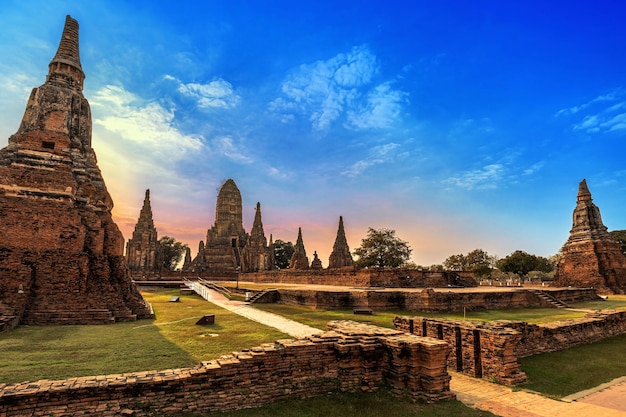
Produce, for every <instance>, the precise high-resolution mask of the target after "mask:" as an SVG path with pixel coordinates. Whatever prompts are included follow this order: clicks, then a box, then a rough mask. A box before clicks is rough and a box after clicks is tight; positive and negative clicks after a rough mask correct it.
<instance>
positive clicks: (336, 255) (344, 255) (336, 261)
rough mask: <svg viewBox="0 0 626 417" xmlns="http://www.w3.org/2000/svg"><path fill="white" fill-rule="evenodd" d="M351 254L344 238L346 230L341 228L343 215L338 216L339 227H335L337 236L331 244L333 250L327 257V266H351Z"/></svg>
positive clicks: (352, 263)
mask: <svg viewBox="0 0 626 417" xmlns="http://www.w3.org/2000/svg"><path fill="white" fill-rule="evenodd" d="M353 265H354V262H353V260H352V254H350V248H349V247H348V241H347V240H346V232H345V230H344V228H343V216H339V228H338V229H337V237H336V238H335V244H334V245H333V251H332V253H331V254H330V257H329V259H328V267H329V268H343V267H346V266H353Z"/></svg>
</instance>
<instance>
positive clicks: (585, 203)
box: [554, 180, 626, 293]
mask: <svg viewBox="0 0 626 417" xmlns="http://www.w3.org/2000/svg"><path fill="white" fill-rule="evenodd" d="M577 199H578V201H577V203H576V208H575V209H574V215H573V226H572V230H571V231H570V236H569V239H568V240H567V242H566V243H565V245H564V246H563V249H562V253H563V256H562V258H561V260H560V261H559V265H558V266H557V271H556V274H555V282H554V283H555V285H558V286H576V287H593V288H596V289H597V290H599V291H601V292H613V293H624V292H626V257H625V256H624V255H623V254H622V253H621V251H620V246H619V244H618V243H617V242H616V241H615V240H614V239H613V238H612V237H611V235H610V234H609V233H608V231H607V227H606V226H605V225H604V224H603V223H602V217H601V216H600V209H599V208H598V207H597V206H596V205H595V204H594V203H593V200H592V198H591V192H590V191H589V188H588V187H587V181H585V180H582V181H581V182H580V185H579V187H578V197H577Z"/></svg>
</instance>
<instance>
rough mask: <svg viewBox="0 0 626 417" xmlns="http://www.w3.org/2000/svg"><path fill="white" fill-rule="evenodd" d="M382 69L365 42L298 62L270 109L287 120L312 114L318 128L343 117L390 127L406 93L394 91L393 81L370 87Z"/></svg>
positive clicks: (352, 122) (357, 124) (361, 126)
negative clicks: (331, 55) (334, 52)
mask: <svg viewBox="0 0 626 417" xmlns="http://www.w3.org/2000/svg"><path fill="white" fill-rule="evenodd" d="M378 71H379V69H378V63H377V61H376V57H375V56H374V55H373V54H372V53H371V51H370V50H369V48H367V46H358V47H354V48H352V50H350V51H349V52H347V53H340V54H338V55H336V56H334V57H332V58H330V59H328V60H325V61H321V60H320V61H317V62H315V63H313V64H303V65H300V67H298V69H297V70H296V71H294V72H293V73H292V74H290V75H289V76H288V77H287V78H286V79H285V81H283V83H282V85H281V93H282V95H281V96H280V97H277V98H276V99H275V100H273V101H272V102H270V103H269V109H270V111H272V112H273V113H275V114H276V115H277V116H278V118H279V119H280V120H281V121H283V122H285V123H286V122H290V121H292V120H293V119H294V118H295V116H296V115H303V116H305V117H308V118H309V120H310V122H311V124H312V126H313V128H314V129H315V130H319V131H323V130H326V129H328V128H329V127H330V125H331V124H332V123H333V122H335V121H337V120H339V119H341V118H344V117H346V118H347V119H348V124H349V125H350V126H352V127H353V128H359V129H365V128H371V127H387V126H389V125H390V124H391V121H392V119H393V118H396V117H398V115H399V114H400V103H401V101H402V100H403V99H404V96H405V95H406V93H403V92H401V91H397V90H393V89H392V88H391V84H390V83H383V84H380V85H378V86H374V87H372V86H371V84H372V82H373V77H374V76H375V75H376V74H377V73H378Z"/></svg>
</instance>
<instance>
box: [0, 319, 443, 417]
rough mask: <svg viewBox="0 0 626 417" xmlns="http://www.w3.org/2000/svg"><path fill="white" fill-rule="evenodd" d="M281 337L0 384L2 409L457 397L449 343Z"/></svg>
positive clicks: (339, 330) (358, 328)
mask: <svg viewBox="0 0 626 417" xmlns="http://www.w3.org/2000/svg"><path fill="white" fill-rule="evenodd" d="M328 326H329V331H327V332H320V334H319V335H316V336H313V337H310V338H306V339H289V340H279V341H276V342H275V343H273V344H263V345H261V346H258V347H254V348H251V349H247V350H244V351H241V352H234V353H232V354H231V355H226V356H222V357H221V358H219V359H216V360H212V361H208V362H202V363H201V364H199V365H198V366H196V367H194V368H187V369H170V370H165V371H146V372H136V373H128V374H119V375H103V376H94V377H82V378H72V379H67V380H60V381H37V382H24V383H18V384H0V415H2V416H6V417H16V416H48V415H54V416H55V417H61V416H76V415H99V416H104V417H106V416H118V415H120V414H121V413H122V411H124V410H132V411H134V415H135V416H148V415H176V414H179V413H183V412H200V411H219V410H233V409H240V408H249V407H258V406H261V405H263V404H267V403H270V402H273V401H276V400H280V399H285V398H302V397H310V396H314V395H320V394H325V393H328V392H336V391H344V392H345V391H358V390H362V391H376V390H378V389H379V388H380V387H381V386H382V385H383V384H386V385H388V386H389V387H390V388H391V391H392V393H395V394H396V395H405V394H406V395H409V396H411V397H412V398H414V399H424V400H427V401H438V400H442V399H453V398H454V394H453V393H452V392H451V391H450V375H449V374H448V373H447V369H446V360H447V357H448V355H449V354H450V346H449V345H448V343H446V342H443V341H440V340H436V339H432V338H424V337H418V336H415V335H410V334H406V333H403V332H401V331H398V330H393V329H384V328H380V327H376V326H371V325H364V324H360V323H355V322H351V321H334V322H329V324H328Z"/></svg>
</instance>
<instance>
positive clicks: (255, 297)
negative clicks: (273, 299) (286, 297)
mask: <svg viewBox="0 0 626 417" xmlns="http://www.w3.org/2000/svg"><path fill="white" fill-rule="evenodd" d="M272 293H278V290H277V289H276V288H268V289H265V290H263V291H259V292H257V293H256V294H254V295H253V296H252V297H250V299H249V300H247V301H246V302H247V303H249V304H253V303H256V302H257V301H259V300H260V299H262V298H263V297H265V296H266V295H267V294H272Z"/></svg>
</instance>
